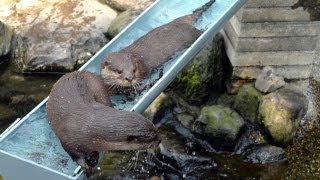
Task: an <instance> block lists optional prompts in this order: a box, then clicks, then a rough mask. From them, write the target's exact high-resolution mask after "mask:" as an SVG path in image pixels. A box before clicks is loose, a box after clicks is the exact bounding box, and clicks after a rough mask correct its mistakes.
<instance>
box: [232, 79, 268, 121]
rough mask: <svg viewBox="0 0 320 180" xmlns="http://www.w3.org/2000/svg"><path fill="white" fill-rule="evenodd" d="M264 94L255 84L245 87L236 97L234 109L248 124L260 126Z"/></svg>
mask: <svg viewBox="0 0 320 180" xmlns="http://www.w3.org/2000/svg"><path fill="white" fill-rule="evenodd" d="M262 96H263V95H262V94H261V93H260V92H259V91H258V90H256V89H255V88H254V86H253V84H245V85H243V86H242V87H241V88H240V90H239V92H238V94H237V95H236V97H235V102H234V106H233V108H234V109H235V110H236V111H237V112H238V113H239V114H240V115H241V116H242V117H243V118H244V119H245V120H246V121H248V122H251V123H253V124H258V122H259V118H258V110H259V104H260V101H261V99H262Z"/></svg>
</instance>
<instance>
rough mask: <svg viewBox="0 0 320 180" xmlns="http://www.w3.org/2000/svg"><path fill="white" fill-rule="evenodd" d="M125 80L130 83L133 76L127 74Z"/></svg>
mask: <svg viewBox="0 0 320 180" xmlns="http://www.w3.org/2000/svg"><path fill="white" fill-rule="evenodd" d="M125 79H126V80H127V81H130V82H131V81H132V80H133V76H132V75H129V74H128V75H126V77H125Z"/></svg>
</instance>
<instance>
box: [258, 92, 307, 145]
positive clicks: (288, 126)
mask: <svg viewBox="0 0 320 180" xmlns="http://www.w3.org/2000/svg"><path fill="white" fill-rule="evenodd" d="M307 105H308V104H307V99H306V97H305V96H304V94H302V93H301V92H299V91H297V90H296V89H294V88H289V87H286V88H283V89H280V90H278V91H275V92H273V93H270V94H268V95H266V96H264V97H263V99H262V101H261V104H260V108H259V113H260V118H261V122H262V124H263V125H264V127H265V129H266V131H267V132H268V133H269V134H270V135H271V137H272V138H273V140H274V141H275V142H277V143H280V144H281V145H286V144H288V143H289V142H290V141H291V140H292V138H293V137H294V136H295V134H296V132H297V129H298V127H299V123H300V121H301V119H302V118H303V116H304V115H305V112H306V109H307Z"/></svg>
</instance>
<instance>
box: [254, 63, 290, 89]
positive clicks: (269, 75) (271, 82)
mask: <svg viewBox="0 0 320 180" xmlns="http://www.w3.org/2000/svg"><path fill="white" fill-rule="evenodd" d="M284 85H285V81H284V79H283V77H281V76H277V75H276V74H275V73H274V70H273V68H272V67H270V66H266V67H264V68H263V69H262V72H261V73H260V74H259V75H258V77H257V79H256V82H255V84H254V87H255V88H256V89H258V90H259V91H260V92H263V93H269V92H273V91H275V90H277V89H279V88H281V87H283V86H284Z"/></svg>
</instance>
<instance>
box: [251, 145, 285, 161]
mask: <svg viewBox="0 0 320 180" xmlns="http://www.w3.org/2000/svg"><path fill="white" fill-rule="evenodd" d="M246 158H247V160H248V161H249V162H253V163H262V164H265V163H272V162H279V161H284V160H285V159H286V156H285V151H284V149H282V148H280V147H276V146H272V145H266V146H261V147H259V146H258V147H254V148H252V149H251V151H250V152H248V153H247V154H246Z"/></svg>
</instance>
